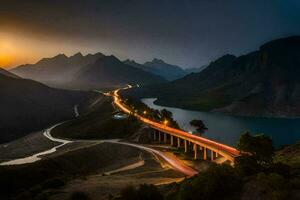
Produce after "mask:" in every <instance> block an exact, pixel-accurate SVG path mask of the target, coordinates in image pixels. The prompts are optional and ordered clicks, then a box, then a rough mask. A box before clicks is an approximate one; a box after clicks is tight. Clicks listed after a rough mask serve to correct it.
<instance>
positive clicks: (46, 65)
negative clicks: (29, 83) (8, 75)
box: [11, 53, 104, 85]
mask: <svg viewBox="0 0 300 200" xmlns="http://www.w3.org/2000/svg"><path fill="white" fill-rule="evenodd" d="M103 56H104V55H103V54H101V53H96V54H93V55H92V54H88V55H86V56H83V55H82V54H81V53H77V54H75V55H73V56H70V57H67V56H66V55H64V54H59V55H57V56H55V57H53V58H43V59H42V60H40V61H38V62H37V63H36V64H26V65H21V66H18V67H16V68H14V69H12V70H11V72H13V73H15V74H17V75H18V76H21V77H23V78H28V79H33V80H36V81H39V82H42V83H45V84H50V85H64V84H65V83H68V82H69V81H71V80H72V79H73V76H74V75H75V74H76V73H77V72H78V71H79V70H80V69H81V68H82V67H84V66H86V65H88V64H90V63H93V62H95V61H96V60H97V59H99V58H101V57H103Z"/></svg>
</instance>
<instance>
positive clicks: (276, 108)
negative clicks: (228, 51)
mask: <svg viewBox="0 0 300 200" xmlns="http://www.w3.org/2000/svg"><path fill="white" fill-rule="evenodd" d="M299 77H300V36H294V37H288V38H283V39H278V40H274V41H271V42H268V43H266V44H264V45H262V46H261V47H260V48H259V50H257V51H254V52H251V53H249V54H247V55H243V56H239V57H236V56H233V55H225V56H223V57H221V58H219V59H217V60H216V61H214V62H212V63H211V64H210V65H209V66H208V67H207V68H205V69H204V70H203V71H201V72H200V73H192V74H190V75H187V76H185V77H184V78H182V79H179V80H176V81H173V82H170V83H166V84H163V85H161V86H160V87H155V88H154V87H153V88H151V87H149V88H146V89H144V91H142V92H141V91H139V92H138V93H139V95H142V94H143V93H144V95H147V96H157V97H158V101H157V102H156V103H158V104H162V105H168V106H176V107H182V108H188V109H196V110H204V111H215V112H223V113H230V114H235V115H247V116H249V115H251V116H268V117H299V116H300V104H299V100H300V78H299Z"/></svg>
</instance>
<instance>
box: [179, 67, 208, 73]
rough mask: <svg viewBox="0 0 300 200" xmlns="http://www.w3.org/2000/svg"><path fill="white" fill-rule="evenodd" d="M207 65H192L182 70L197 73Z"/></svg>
mask: <svg viewBox="0 0 300 200" xmlns="http://www.w3.org/2000/svg"><path fill="white" fill-rule="evenodd" d="M206 67H207V65H203V66H201V67H193V68H187V69H185V70H184V71H185V72H186V73H187V74H190V73H198V72H201V71H202V70H203V69H205V68H206Z"/></svg>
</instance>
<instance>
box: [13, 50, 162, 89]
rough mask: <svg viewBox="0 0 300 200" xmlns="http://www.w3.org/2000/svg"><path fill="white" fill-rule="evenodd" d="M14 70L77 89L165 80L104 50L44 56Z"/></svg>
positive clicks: (50, 83) (37, 78)
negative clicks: (100, 51)
mask: <svg viewBox="0 0 300 200" xmlns="http://www.w3.org/2000/svg"><path fill="white" fill-rule="evenodd" d="M11 72H13V73H15V74H17V75H19V76H20V77H23V78H28V79H33V80H36V81H39V82H42V83H45V84H48V85H51V86H55V87H63V88H76V89H95V88H99V87H119V86H122V85H124V84H130V83H137V84H140V85H147V84H154V83H162V82H165V80H164V78H162V77H159V76H157V75H154V74H152V73H149V72H145V71H144V70H141V69H138V68H136V67H133V66H131V65H127V64H125V63H122V62H121V61H119V60H118V59H117V58H116V57H114V56H105V55H103V54H101V53H97V54H94V55H92V54H88V55H86V56H83V55H82V54H81V53H77V54H75V55H73V56H71V57H67V56H66V55H64V54H60V55H57V56H55V57H53V58H44V59H42V60H40V61H39V62H37V63H36V64H32V65H29V64H27V65H21V66H19V67H16V68H14V69H12V70H11Z"/></svg>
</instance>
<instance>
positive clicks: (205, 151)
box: [202, 147, 207, 160]
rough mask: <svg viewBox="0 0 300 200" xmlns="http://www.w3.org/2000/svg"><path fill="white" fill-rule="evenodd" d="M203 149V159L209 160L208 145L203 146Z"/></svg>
mask: <svg viewBox="0 0 300 200" xmlns="http://www.w3.org/2000/svg"><path fill="white" fill-rule="evenodd" d="M202 149H203V160H207V149H206V147H202Z"/></svg>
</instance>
